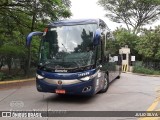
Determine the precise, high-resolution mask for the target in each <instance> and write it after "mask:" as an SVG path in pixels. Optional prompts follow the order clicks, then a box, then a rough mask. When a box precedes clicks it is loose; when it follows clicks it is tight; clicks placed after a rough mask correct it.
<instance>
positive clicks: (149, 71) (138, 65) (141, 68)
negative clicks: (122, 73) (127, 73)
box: [133, 62, 160, 75]
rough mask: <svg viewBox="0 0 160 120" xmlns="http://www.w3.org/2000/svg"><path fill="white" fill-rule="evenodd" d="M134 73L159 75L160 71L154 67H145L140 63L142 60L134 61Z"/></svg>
mask: <svg viewBox="0 0 160 120" xmlns="http://www.w3.org/2000/svg"><path fill="white" fill-rule="evenodd" d="M133 72H134V73H142V74H149V75H160V71H157V70H154V69H149V68H145V67H144V66H143V65H142V62H136V64H135V66H134V68H133Z"/></svg>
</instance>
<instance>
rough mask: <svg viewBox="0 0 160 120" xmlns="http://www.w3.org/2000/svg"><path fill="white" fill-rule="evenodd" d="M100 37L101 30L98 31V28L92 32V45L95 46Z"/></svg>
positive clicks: (98, 42)
mask: <svg viewBox="0 0 160 120" xmlns="http://www.w3.org/2000/svg"><path fill="white" fill-rule="evenodd" d="M100 38H101V31H100V29H97V30H96V32H95V34H94V38H93V45H94V46H97V45H99V44H100Z"/></svg>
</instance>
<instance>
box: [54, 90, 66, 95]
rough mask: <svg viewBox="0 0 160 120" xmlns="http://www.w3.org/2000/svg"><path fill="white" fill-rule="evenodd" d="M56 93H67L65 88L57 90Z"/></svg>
mask: <svg viewBox="0 0 160 120" xmlns="http://www.w3.org/2000/svg"><path fill="white" fill-rule="evenodd" d="M56 93H57V94H65V93H66V91H65V90H56Z"/></svg>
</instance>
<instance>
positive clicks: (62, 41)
mask: <svg viewBox="0 0 160 120" xmlns="http://www.w3.org/2000/svg"><path fill="white" fill-rule="evenodd" d="M96 29H97V24H85V25H73V26H58V27H57V26H56V27H50V28H48V30H47V32H46V34H45V35H44V36H43V39H42V41H41V46H40V55H39V56H40V61H39V65H40V66H43V67H46V68H52V69H74V68H80V67H85V66H90V65H93V64H94V63H95V50H94V49H93V34H94V32H95V31H96Z"/></svg>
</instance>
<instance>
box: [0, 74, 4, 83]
mask: <svg viewBox="0 0 160 120" xmlns="http://www.w3.org/2000/svg"><path fill="white" fill-rule="evenodd" d="M4 77H5V74H4V73H2V72H0V81H2V80H3V79H4Z"/></svg>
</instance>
